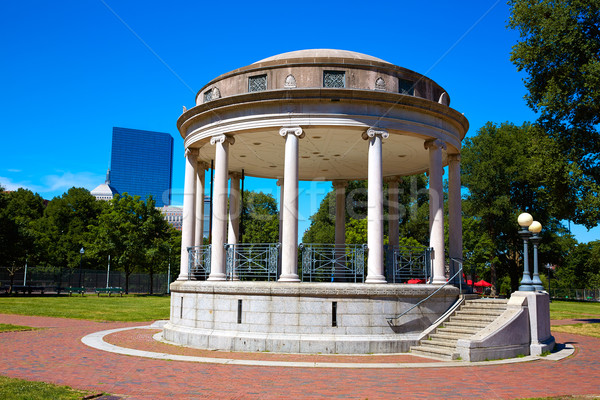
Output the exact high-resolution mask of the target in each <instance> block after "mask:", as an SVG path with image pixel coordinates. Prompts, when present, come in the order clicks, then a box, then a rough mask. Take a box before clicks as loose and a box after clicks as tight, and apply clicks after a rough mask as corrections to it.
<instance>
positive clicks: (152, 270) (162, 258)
mask: <svg viewBox="0 0 600 400" xmlns="http://www.w3.org/2000/svg"><path fill="white" fill-rule="evenodd" d="M172 230H174V231H176V229H175V228H173V227H172V226H170V225H169V223H168V222H167V221H166V220H165V219H164V217H163V215H162V213H161V212H160V211H159V210H158V209H156V207H155V202H154V199H152V197H150V198H148V200H147V201H146V202H145V210H144V216H143V221H142V224H141V233H142V238H141V239H142V241H143V245H144V252H145V257H144V258H143V261H142V269H143V270H144V271H146V272H147V273H148V274H149V275H150V284H149V291H148V292H149V293H150V294H154V290H153V283H154V275H155V274H156V273H157V272H160V271H166V270H167V265H168V262H169V257H170V254H169V252H170V248H171V239H172V233H171V231H172ZM180 246H181V244H180Z"/></svg>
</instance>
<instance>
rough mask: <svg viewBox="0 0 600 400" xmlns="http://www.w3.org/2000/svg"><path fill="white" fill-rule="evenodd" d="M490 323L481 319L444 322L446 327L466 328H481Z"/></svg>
mask: <svg viewBox="0 0 600 400" xmlns="http://www.w3.org/2000/svg"><path fill="white" fill-rule="evenodd" d="M488 325H489V322H479V321H461V320H459V321H455V320H450V321H448V322H444V327H446V328H465V329H477V330H481V329H483V328H485V327H486V326H488Z"/></svg>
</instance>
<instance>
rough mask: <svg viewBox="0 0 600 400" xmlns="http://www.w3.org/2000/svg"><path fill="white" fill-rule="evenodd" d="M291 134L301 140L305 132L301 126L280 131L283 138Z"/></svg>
mask: <svg viewBox="0 0 600 400" xmlns="http://www.w3.org/2000/svg"><path fill="white" fill-rule="evenodd" d="M290 133H291V134H294V135H296V136H298V138H300V139H302V138H303V137H304V131H303V130H302V128H300V127H299V126H284V127H283V128H281V129H280V130H279V134H280V135H281V136H283V137H286V136H287V135H288V134H290Z"/></svg>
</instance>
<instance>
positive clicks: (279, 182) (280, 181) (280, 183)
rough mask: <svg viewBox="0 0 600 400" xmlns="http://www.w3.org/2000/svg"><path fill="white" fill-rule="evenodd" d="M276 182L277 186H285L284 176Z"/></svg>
mask: <svg viewBox="0 0 600 400" xmlns="http://www.w3.org/2000/svg"><path fill="white" fill-rule="evenodd" d="M275 183H276V184H277V186H283V178H279V179H277V181H276V182H275Z"/></svg>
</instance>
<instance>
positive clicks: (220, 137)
mask: <svg viewBox="0 0 600 400" xmlns="http://www.w3.org/2000/svg"><path fill="white" fill-rule="evenodd" d="M225 142H227V143H229V144H234V143H235V138H234V137H233V136H228V135H216V136H213V137H211V138H210V144H215V143H225Z"/></svg>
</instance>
